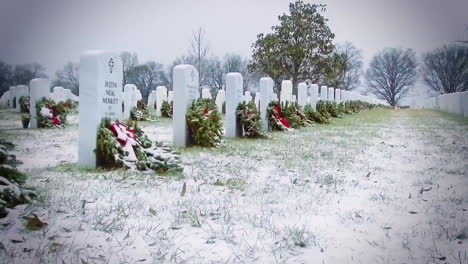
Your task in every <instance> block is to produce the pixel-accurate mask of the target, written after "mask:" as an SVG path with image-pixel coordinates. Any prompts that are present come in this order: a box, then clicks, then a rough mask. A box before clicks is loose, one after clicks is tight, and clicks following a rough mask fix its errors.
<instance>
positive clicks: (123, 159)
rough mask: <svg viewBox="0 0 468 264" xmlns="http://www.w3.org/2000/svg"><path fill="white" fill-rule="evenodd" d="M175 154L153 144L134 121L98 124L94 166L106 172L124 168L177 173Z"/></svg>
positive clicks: (177, 162)
mask: <svg viewBox="0 0 468 264" xmlns="http://www.w3.org/2000/svg"><path fill="white" fill-rule="evenodd" d="M179 164H180V158H179V155H178V153H176V152H174V151H172V149H171V148H170V147H167V146H166V147H165V146H162V145H161V144H157V143H156V144H153V142H151V140H149V138H148V137H147V136H146V135H145V134H144V132H143V130H141V129H140V128H139V127H138V126H137V124H136V122H130V123H128V124H124V123H122V122H113V121H111V120H110V119H108V118H104V119H103V120H102V121H101V125H100V127H99V130H98V135H97V144H96V165H97V166H98V167H102V168H106V169H114V168H125V169H136V170H141V171H146V170H153V171H156V172H158V173H167V172H180V171H182V170H183V168H182V167H181V166H180V165H179Z"/></svg>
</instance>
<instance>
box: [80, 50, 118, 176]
mask: <svg viewBox="0 0 468 264" xmlns="http://www.w3.org/2000/svg"><path fill="white" fill-rule="evenodd" d="M122 80H123V72H122V61H121V59H120V56H119V54H117V53H113V52H107V51H86V52H84V53H82V54H81V56H80V80H79V81H80V105H79V137H78V164H79V165H80V166H81V167H86V168H95V167H96V154H95V149H96V139H97V133H98V128H99V126H100V124H101V121H102V119H103V118H110V119H111V120H121V119H122V99H123V93H122Z"/></svg>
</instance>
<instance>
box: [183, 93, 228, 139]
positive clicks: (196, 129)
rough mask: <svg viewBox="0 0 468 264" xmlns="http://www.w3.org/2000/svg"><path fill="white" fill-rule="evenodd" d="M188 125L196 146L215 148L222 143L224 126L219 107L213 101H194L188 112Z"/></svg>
mask: <svg viewBox="0 0 468 264" xmlns="http://www.w3.org/2000/svg"><path fill="white" fill-rule="evenodd" d="M187 123H188V126H189V128H190V132H191V138H192V139H193V143H194V144H195V145H198V146H202V147H215V146H217V145H219V144H220V143H221V141H222V135H223V128H222V126H223V124H222V122H221V115H220V113H219V112H218V107H217V106H216V104H215V103H214V102H213V101H212V100H210V99H198V100H196V101H194V102H193V103H192V106H191V107H190V109H189V111H188V112H187Z"/></svg>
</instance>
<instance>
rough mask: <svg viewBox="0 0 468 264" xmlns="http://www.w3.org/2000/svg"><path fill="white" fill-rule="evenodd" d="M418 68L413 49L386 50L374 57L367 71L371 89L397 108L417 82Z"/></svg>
mask: <svg viewBox="0 0 468 264" xmlns="http://www.w3.org/2000/svg"><path fill="white" fill-rule="evenodd" d="M416 67H417V66H416V58H415V54H414V51H413V50H412V49H406V50H404V49H395V48H389V49H384V50H383V51H381V52H379V53H378V54H377V55H375V56H374V58H373V59H372V61H371V63H370V65H369V69H367V72H366V79H367V83H368V85H369V89H370V90H371V92H372V93H374V94H375V95H376V96H377V97H378V98H380V99H383V100H386V101H387V102H388V103H389V104H390V105H391V106H395V105H397V104H398V102H399V101H400V99H401V98H403V97H405V96H406V95H407V94H408V92H409V90H410V87H411V86H412V85H413V84H414V82H415V81H416V77H417V71H416Z"/></svg>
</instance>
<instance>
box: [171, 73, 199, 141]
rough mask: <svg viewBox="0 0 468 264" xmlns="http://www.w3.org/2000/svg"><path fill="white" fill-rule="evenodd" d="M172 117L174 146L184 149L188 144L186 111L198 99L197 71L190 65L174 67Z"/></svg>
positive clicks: (188, 134)
mask: <svg viewBox="0 0 468 264" xmlns="http://www.w3.org/2000/svg"><path fill="white" fill-rule="evenodd" d="M173 90H174V116H173V122H172V127H173V137H174V146H176V147H185V146H188V145H189V144H190V143H191V142H190V133H189V127H188V126H187V119H186V115H187V111H188V110H189V109H190V107H191V106H192V103H193V101H194V100H197V99H198V96H199V93H198V71H197V69H195V67H193V66H192V65H188V64H181V65H177V66H175V67H174V71H173Z"/></svg>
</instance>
